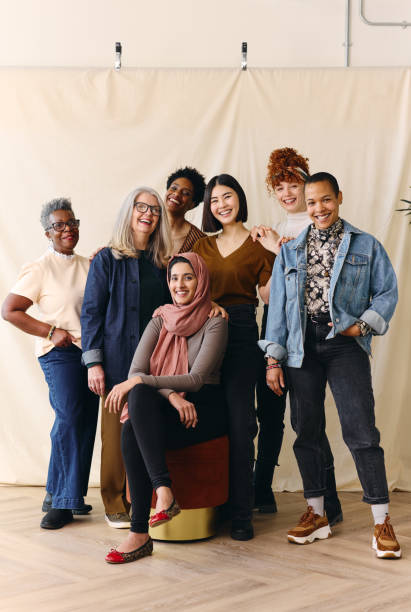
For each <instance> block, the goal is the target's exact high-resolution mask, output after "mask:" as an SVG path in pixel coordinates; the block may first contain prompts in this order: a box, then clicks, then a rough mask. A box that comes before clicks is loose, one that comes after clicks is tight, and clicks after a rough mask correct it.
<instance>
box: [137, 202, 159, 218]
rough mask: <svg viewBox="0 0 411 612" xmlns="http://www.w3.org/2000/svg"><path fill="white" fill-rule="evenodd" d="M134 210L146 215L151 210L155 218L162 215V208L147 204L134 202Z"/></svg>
mask: <svg viewBox="0 0 411 612" xmlns="http://www.w3.org/2000/svg"><path fill="white" fill-rule="evenodd" d="M134 208H135V209H136V210H138V212H141V213H145V212H147V211H148V209H150V210H151V212H152V214H153V215H154V216H155V217H159V216H160V215H161V207H160V206H155V205H154V206H152V205H151V204H146V203H145V202H134Z"/></svg>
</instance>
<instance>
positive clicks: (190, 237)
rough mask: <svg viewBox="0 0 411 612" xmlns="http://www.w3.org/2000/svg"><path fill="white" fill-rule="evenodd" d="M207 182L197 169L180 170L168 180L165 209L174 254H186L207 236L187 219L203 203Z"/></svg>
mask: <svg viewBox="0 0 411 612" xmlns="http://www.w3.org/2000/svg"><path fill="white" fill-rule="evenodd" d="M204 189H205V181H204V177H203V175H202V174H200V173H199V172H198V171H197V170H196V169H195V168H190V167H189V166H186V167H185V168H179V169H178V170H176V171H175V172H173V173H172V174H170V176H169V177H168V179H167V193H166V196H165V207H166V211H167V217H168V221H169V224H170V228H171V240H172V252H173V253H186V252H187V251H191V249H192V248H193V246H194V244H195V243H196V242H197V240H199V239H200V238H203V237H204V236H205V234H204V233H203V232H202V231H200V230H199V229H198V227H196V226H195V225H193V224H192V223H190V222H189V221H187V220H186V219H185V214H186V213H187V212H188V211H189V210H192V209H193V208H195V207H196V206H198V205H199V204H200V202H202V201H203V198H204Z"/></svg>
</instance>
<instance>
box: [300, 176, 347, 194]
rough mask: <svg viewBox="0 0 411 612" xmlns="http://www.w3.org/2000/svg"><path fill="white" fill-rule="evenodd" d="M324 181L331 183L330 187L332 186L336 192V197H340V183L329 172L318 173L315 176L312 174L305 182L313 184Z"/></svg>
mask: <svg viewBox="0 0 411 612" xmlns="http://www.w3.org/2000/svg"><path fill="white" fill-rule="evenodd" d="M323 181H325V182H327V183H329V185H330V186H331V189H332V190H333V192H334V195H335V196H338V194H339V193H340V187H339V185H338V181H337V179H336V178H335V176H333V175H332V174H330V173H329V172H316V173H315V174H312V175H311V176H309V177H308V178H307V180H306V181H305V184H306V185H308V184H310V183H311V184H312V183H322V182H323Z"/></svg>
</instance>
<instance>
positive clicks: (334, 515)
mask: <svg viewBox="0 0 411 612" xmlns="http://www.w3.org/2000/svg"><path fill="white" fill-rule="evenodd" d="M325 478H326V482H325V486H326V487H327V490H326V492H325V494H324V510H325V513H326V515H327V518H328V522H329V524H330V526H331V527H332V526H333V525H336V524H337V523H341V521H342V520H343V513H342V509H341V504H340V500H339V499H338V493H337V485H336V483H335V472H334V466H333V467H331V468H326V470H325Z"/></svg>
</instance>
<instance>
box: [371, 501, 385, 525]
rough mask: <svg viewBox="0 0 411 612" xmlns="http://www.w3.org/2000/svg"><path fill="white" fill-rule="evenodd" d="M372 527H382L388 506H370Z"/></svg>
mask: <svg viewBox="0 0 411 612" xmlns="http://www.w3.org/2000/svg"><path fill="white" fill-rule="evenodd" d="M371 511H372V515H373V517H374V525H382V524H383V522H384V521H385V517H386V516H387V514H388V504H371Z"/></svg>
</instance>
